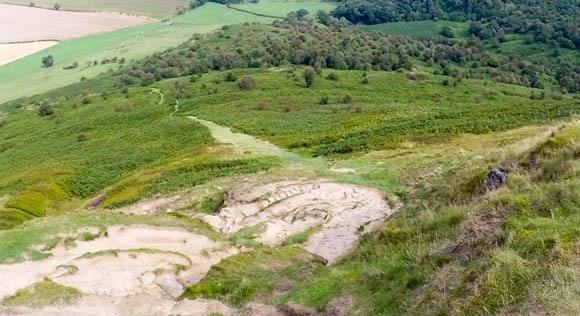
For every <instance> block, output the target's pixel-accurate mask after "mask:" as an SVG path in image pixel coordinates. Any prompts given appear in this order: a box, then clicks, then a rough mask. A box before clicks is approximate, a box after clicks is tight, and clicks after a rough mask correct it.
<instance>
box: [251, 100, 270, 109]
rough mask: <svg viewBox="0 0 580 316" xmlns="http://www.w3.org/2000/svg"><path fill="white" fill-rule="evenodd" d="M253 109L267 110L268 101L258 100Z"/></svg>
mask: <svg viewBox="0 0 580 316" xmlns="http://www.w3.org/2000/svg"><path fill="white" fill-rule="evenodd" d="M254 109H256V110H258V111H263V110H267V109H268V103H266V102H263V101H262V102H258V103H257V104H256V107H255V108H254Z"/></svg>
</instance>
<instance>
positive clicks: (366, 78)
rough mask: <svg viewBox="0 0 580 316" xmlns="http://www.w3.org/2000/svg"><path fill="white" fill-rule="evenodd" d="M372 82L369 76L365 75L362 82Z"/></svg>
mask: <svg viewBox="0 0 580 316" xmlns="http://www.w3.org/2000/svg"><path fill="white" fill-rule="evenodd" d="M370 82H371V81H370V79H369V77H364V78H363V80H362V83H364V84H368V83H370Z"/></svg>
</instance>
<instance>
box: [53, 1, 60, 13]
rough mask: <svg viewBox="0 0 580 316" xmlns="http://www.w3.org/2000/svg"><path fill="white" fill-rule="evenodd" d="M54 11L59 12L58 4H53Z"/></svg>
mask: <svg viewBox="0 0 580 316" xmlns="http://www.w3.org/2000/svg"><path fill="white" fill-rule="evenodd" d="M54 9H55V10H57V11H58V10H60V4H58V2H57V3H55V4H54Z"/></svg>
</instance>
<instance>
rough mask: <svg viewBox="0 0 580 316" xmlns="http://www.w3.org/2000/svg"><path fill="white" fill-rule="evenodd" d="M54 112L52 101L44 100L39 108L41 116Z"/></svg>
mask: <svg viewBox="0 0 580 316" xmlns="http://www.w3.org/2000/svg"><path fill="white" fill-rule="evenodd" d="M53 113H54V110H53V109H52V106H51V105H50V103H48V102H46V101H43V102H42V104H41V105H40V107H39V108H38V115H40V116H49V115H52V114H53Z"/></svg>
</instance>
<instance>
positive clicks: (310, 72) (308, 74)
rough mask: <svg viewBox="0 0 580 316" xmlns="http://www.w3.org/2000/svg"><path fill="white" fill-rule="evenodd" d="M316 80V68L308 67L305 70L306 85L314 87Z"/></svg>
mask: <svg viewBox="0 0 580 316" xmlns="http://www.w3.org/2000/svg"><path fill="white" fill-rule="evenodd" d="M314 80H316V71H314V68H312V67H308V68H306V70H305V71H304V81H305V82H306V87H307V88H310V87H312V85H313V84H314Z"/></svg>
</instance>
